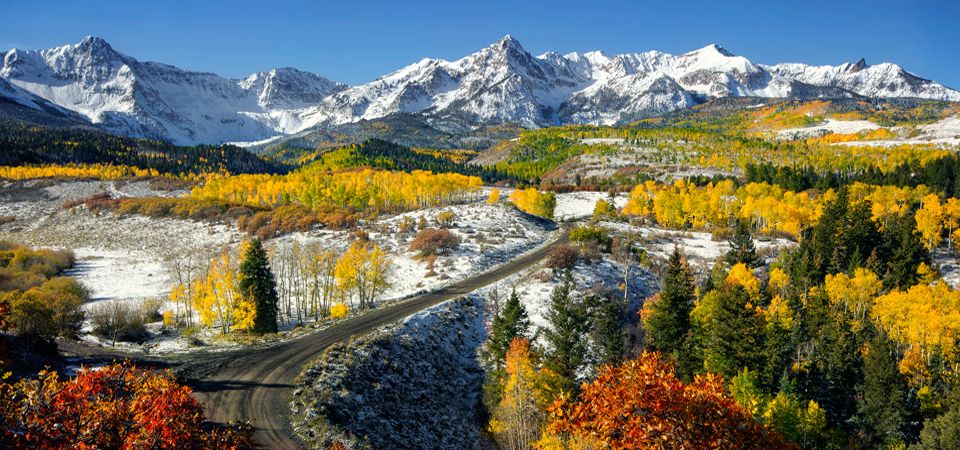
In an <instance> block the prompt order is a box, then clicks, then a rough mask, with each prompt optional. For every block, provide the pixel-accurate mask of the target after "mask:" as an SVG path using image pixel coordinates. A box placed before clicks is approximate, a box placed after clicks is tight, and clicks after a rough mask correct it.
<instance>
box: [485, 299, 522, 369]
mask: <svg viewBox="0 0 960 450" xmlns="http://www.w3.org/2000/svg"><path fill="white" fill-rule="evenodd" d="M529 333H530V320H529V319H528V318H527V309H526V308H524V306H523V303H520V297H519V296H518V295H517V291H513V292H511V293H510V298H509V299H507V303H506V304H505V305H503V309H502V310H501V311H500V312H499V313H497V315H496V317H494V318H493V324H492V325H491V326H490V337H489V338H488V340H487V345H486V348H485V349H484V352H483V353H484V358H485V359H486V360H487V364H489V365H490V366H492V367H493V368H494V370H500V369H503V365H504V361H505V358H506V355H507V350H509V349H510V343H511V342H513V340H514V339H515V338H521V339H523V338H527V337H529Z"/></svg>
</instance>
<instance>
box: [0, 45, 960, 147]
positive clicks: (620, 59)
mask: <svg viewBox="0 0 960 450" xmlns="http://www.w3.org/2000/svg"><path fill="white" fill-rule="evenodd" d="M2 55H3V65H2V66H0V80H2V79H5V80H6V81H7V82H9V85H10V86H12V92H13V93H12V94H7V93H6V92H7V91H11V89H7V88H4V87H3V86H0V96H8V97H9V96H11V95H16V96H18V97H17V98H21V99H23V98H38V99H44V100H46V101H48V102H49V103H51V104H54V105H59V106H60V107H62V108H64V109H66V110H70V111H74V112H77V113H79V114H81V115H83V116H85V117H87V118H89V120H90V121H91V122H93V123H95V124H98V125H99V126H101V127H103V128H106V129H108V130H110V131H114V132H117V133H121V134H127V135H133V136H147V137H154V138H162V139H168V140H171V141H173V142H177V143H185V144H192V143H217V142H224V141H255V140H260V139H263V138H266V137H270V136H274V135H277V134H288V133H294V132H299V131H302V130H305V129H310V128H315V127H324V126H332V125H339V124H345V123H352V122H356V121H359V120H364V119H367V120H372V119H378V118H383V117H386V116H389V115H393V114H416V115H420V116H423V117H425V118H426V119H427V120H428V121H429V122H430V123H432V124H434V125H436V126H438V127H441V128H451V129H464V128H469V127H473V126H478V125H487V124H497V123H504V122H511V123H517V124H520V125H523V126H527V127H539V126H549V125H556V124H563V123H594V124H613V123H619V122H624V121H629V120H634V119H637V118H642V117H648V116H654V115H658V114H663V113H667V112H670V111H674V110H676V109H680V108H685V107H689V106H692V105H695V104H697V103H699V102H702V101H703V100H704V99H707V98H718V97H729V96H756V97H770V98H773V97H799V98H814V97H823V98H836V97H853V96H865V97H882V98H892V97H916V98H927V99H937V100H950V101H960V92H957V91H956V90H953V89H949V88H947V87H945V86H943V85H941V84H938V83H936V82H933V81H930V80H925V79H922V78H920V77H917V76H916V75H913V74H911V73H909V72H907V71H905V70H904V69H902V68H901V67H899V66H897V65H895V64H889V63H884V64H877V65H874V66H869V65H867V64H866V63H865V62H864V61H863V60H861V61H860V62H858V63H856V64H843V65H840V66H819V67H816V66H807V65H803V64H779V65H775V66H764V65H758V64H754V63H753V62H751V61H750V60H748V59H747V58H744V57H742V56H737V55H734V54H732V53H730V52H728V51H727V50H725V49H723V48H722V47H719V46H717V45H709V46H706V47H704V48H701V49H699V50H695V51H692V52H689V53H685V54H682V55H671V54H668V53H663V52H658V51H648V52H643V53H628V54H622V55H612V56H611V55H607V54H605V53H603V52H601V51H594V52H588V53H569V54H566V55H561V54H558V53H553V52H548V53H544V54H542V55H540V56H533V55H531V54H530V53H528V52H527V51H526V50H525V49H524V48H523V46H521V45H520V42H518V41H517V40H516V39H514V38H512V37H510V36H509V35H508V36H505V37H504V38H502V39H500V40H498V41H497V42H495V43H493V44H492V45H490V46H488V47H486V48H484V49H481V50H480V51H478V52H476V53H473V54H471V55H468V56H466V57H463V58H461V59H458V60H456V61H446V60H442V59H423V60H421V61H419V62H417V63H414V64H412V65H410V66H407V67H404V68H402V69H400V70H398V71H396V72H393V73H390V74H388V75H384V76H382V77H380V78H377V79H376V80H374V81H371V82H369V83H366V84H363V85H359V86H354V87H347V86H344V85H342V84H339V83H335V82H333V81H330V80H327V79H326V78H323V77H321V76H319V75H316V74H312V73H308V72H302V71H299V70H296V69H291V68H283V69H274V70H271V71H267V72H259V73H255V74H253V75H250V76H249V77H247V78H244V79H242V80H229V79H226V78H223V77H220V76H218V75H215V74H211V73H199V72H189V71H185V70H182V69H178V68H176V67H173V66H168V65H165V64H159V63H153V62H140V61H137V60H136V59H134V58H131V57H129V56H126V55H123V54H120V53H118V52H116V51H115V50H113V48H112V47H110V45H109V44H107V43H106V42H105V41H104V40H102V39H100V38H95V37H88V38H85V39H84V40H83V41H81V42H80V43H79V44H74V45H67V46H63V47H57V48H53V49H49V50H39V51H35V50H34V51H23V50H16V49H14V50H11V51H9V52H7V53H5V54H2ZM25 96H28V97H25ZM31 101H32V100H28V101H25V102H26V103H30V102H31ZM21 103H24V102H21Z"/></svg>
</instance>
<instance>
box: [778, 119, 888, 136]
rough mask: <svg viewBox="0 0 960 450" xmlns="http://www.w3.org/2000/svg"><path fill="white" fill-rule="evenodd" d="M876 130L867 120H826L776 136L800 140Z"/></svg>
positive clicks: (784, 131)
mask: <svg viewBox="0 0 960 450" xmlns="http://www.w3.org/2000/svg"><path fill="white" fill-rule="evenodd" d="M878 128H880V125H877V124H875V123H873V122H871V121H869V120H836V119H827V120H826V121H824V123H822V124H818V125H813V126H809V127H800V128H787V129H785V130H780V131H778V132H777V135H778V136H779V137H781V138H789V139H802V138H807V137H811V136H821V135H824V134H828V133H836V134H853V133H859V132H861V131H869V130H876V129H878Z"/></svg>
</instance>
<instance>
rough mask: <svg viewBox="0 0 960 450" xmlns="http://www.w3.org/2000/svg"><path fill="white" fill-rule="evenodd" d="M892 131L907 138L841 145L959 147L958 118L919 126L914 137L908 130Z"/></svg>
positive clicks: (951, 117) (953, 117)
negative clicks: (930, 145) (900, 133)
mask: <svg viewBox="0 0 960 450" xmlns="http://www.w3.org/2000/svg"><path fill="white" fill-rule="evenodd" d="M892 130H893V131H896V132H904V133H903V134H904V135H906V136H909V137H900V138H897V139H887V140H882V141H852V142H843V143H842V144H843V145H863V146H867V145H869V146H884V147H890V146H895V145H904V144H932V145H937V146H958V145H960V116H950V117H946V118H943V119H941V120H939V121H937V122H934V123H931V124H927V125H920V126H919V127H917V128H916V134H915V135H912V133H910V132H909V131H910V130H905V129H904V128H902V127H896V128H893V129H892Z"/></svg>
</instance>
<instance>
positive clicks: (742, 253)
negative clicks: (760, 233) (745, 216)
mask: <svg viewBox="0 0 960 450" xmlns="http://www.w3.org/2000/svg"><path fill="white" fill-rule="evenodd" d="M726 259H727V264H730V265H731V266H732V265H735V264H739V263H743V264H746V265H747V267H756V265H757V263H758V262H759V261H760V258H759V257H757V249H756V247H754V245H753V236H752V235H751V234H750V224H749V223H747V221H745V220H737V225H736V227H734V233H733V238H731V239H730V251H728V252H727V257H726Z"/></svg>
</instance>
